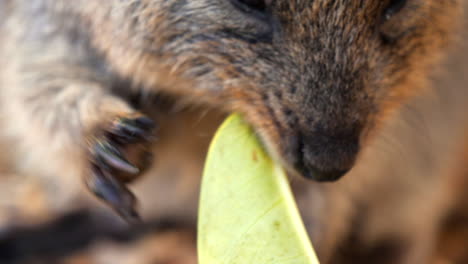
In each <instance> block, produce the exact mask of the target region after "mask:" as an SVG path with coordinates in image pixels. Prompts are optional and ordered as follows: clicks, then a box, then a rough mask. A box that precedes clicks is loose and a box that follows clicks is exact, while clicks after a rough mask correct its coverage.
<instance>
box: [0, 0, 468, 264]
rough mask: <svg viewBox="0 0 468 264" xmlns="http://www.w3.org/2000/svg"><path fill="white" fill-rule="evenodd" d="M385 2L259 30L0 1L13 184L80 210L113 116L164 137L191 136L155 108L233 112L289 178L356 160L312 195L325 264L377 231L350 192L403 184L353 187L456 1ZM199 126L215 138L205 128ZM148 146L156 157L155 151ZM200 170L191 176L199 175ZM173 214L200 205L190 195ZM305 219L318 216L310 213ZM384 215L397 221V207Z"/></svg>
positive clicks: (326, 172) (240, 18)
mask: <svg viewBox="0 0 468 264" xmlns="http://www.w3.org/2000/svg"><path fill="white" fill-rule="evenodd" d="M389 2H390V1H377V0H372V1H345V0H339V1H330V0H316V1H300V0H295V1H283V0H276V1H272V3H271V7H269V9H268V10H267V11H266V15H265V14H256V15H252V14H246V13H243V12H242V11H240V10H238V9H236V8H235V7H234V6H233V5H232V4H231V2H230V1H227V0H226V1H224V0H196V1H182V0H173V1H162V0H140V1H137V0H128V1H84V0H78V1H73V2H70V1H65V0H63V1H62V0H60V1H57V0H55V1H52V0H33V1H31V0H30V1H25V0H6V1H3V2H2V3H0V5H2V7H3V10H8V11H7V12H5V13H6V14H7V15H6V17H5V18H4V19H3V20H2V22H1V24H0V33H1V34H0V38H1V39H0V55H1V57H2V58H4V64H3V65H2V66H1V68H0V87H1V88H0V102H1V103H0V110H1V112H0V113H2V115H1V116H0V118H1V121H0V123H1V124H2V125H3V128H2V130H1V131H0V132H1V133H2V137H1V138H2V139H3V142H4V145H6V146H7V147H6V148H8V149H10V150H11V151H12V153H10V154H9V155H8V158H9V160H10V162H5V163H8V167H10V169H11V171H13V172H14V173H17V174H19V175H21V177H24V178H25V179H29V178H32V179H34V180H35V181H40V182H41V183H42V184H43V185H45V186H47V188H49V191H48V192H47V193H49V195H48V196H47V197H46V203H47V204H49V206H50V207H51V208H53V210H52V211H54V210H55V211H61V210H64V208H66V206H65V205H69V204H70V201H74V200H75V199H76V194H77V193H80V189H81V187H80V186H81V181H82V178H83V177H87V176H88V175H89V174H90V162H91V163H92V162H94V157H93V156H92V154H93V153H92V151H91V150H92V149H93V147H94V146H95V145H96V144H97V143H99V142H101V141H102V140H103V139H102V135H103V134H104V133H105V132H107V131H108V130H110V127H111V126H112V124H114V123H115V121H116V120H118V119H119V118H120V117H122V116H123V117H128V116H133V115H135V114H138V115H139V114H140V112H143V113H145V114H147V115H149V116H151V117H152V118H156V119H157V120H158V121H160V123H159V125H160V126H161V130H162V131H165V130H164V126H166V125H167V126H168V127H170V124H173V123H172V122H175V123H176V124H177V122H180V123H181V124H180V125H179V126H175V128H174V129H176V130H177V129H181V128H180V127H181V126H188V127H190V126H189V125H186V123H185V122H186V121H187V119H182V118H181V119H179V120H178V121H173V120H170V121H167V122H162V121H164V119H166V120H167V119H168V118H167V116H170V115H168V113H167V111H166V112H165V111H161V112H160V113H158V111H160V109H159V108H160V104H161V102H159V101H158V100H156V99H155V98H154V97H155V95H157V96H161V95H163V96H167V95H168V96H170V97H171V100H169V101H171V102H172V103H171V104H172V105H173V106H172V107H173V108H172V109H177V107H179V106H180V107H186V106H192V105H203V106H204V107H209V109H210V111H211V109H216V111H218V112H221V113H218V114H214V116H215V117H214V118H213V119H214V120H216V121H219V116H220V115H222V114H223V113H226V112H231V111H238V112H241V113H243V114H244V116H245V117H246V119H247V120H249V121H250V122H251V124H252V125H253V127H254V128H255V130H256V131H257V133H258V134H259V135H260V137H261V139H262V140H263V142H264V143H265V145H266V147H267V148H268V150H269V151H270V153H271V155H272V156H273V157H275V159H277V160H278V161H279V162H282V163H283V164H284V165H285V167H286V168H287V169H288V170H289V171H290V172H291V174H302V175H304V176H307V177H309V178H314V179H317V180H336V179H337V178H338V177H340V176H341V175H342V174H343V173H344V172H346V171H348V170H349V169H350V168H352V167H353V166H354V164H355V161H356V159H357V157H358V154H359V160H358V162H357V163H356V164H357V165H356V168H355V169H353V171H352V172H351V173H350V175H349V176H348V177H346V178H345V179H344V180H343V181H340V182H339V183H338V184H336V185H332V186H333V187H328V185H326V186H324V187H312V188H311V189H315V188H317V189H319V190H318V191H319V192H320V193H322V194H323V197H324V198H323V199H324V200H326V202H327V205H328V207H327V208H329V210H328V211H320V212H318V213H317V214H314V216H313V217H311V219H315V218H318V216H324V217H325V216H328V214H331V215H332V216H333V214H335V213H336V215H339V216H341V217H340V218H335V219H334V220H333V221H337V222H336V223H333V224H332V223H329V226H327V227H326V228H325V227H322V225H324V224H326V223H327V220H324V219H319V220H317V221H318V222H313V223H314V225H313V226H312V227H311V235H312V237H313V239H314V240H316V241H319V242H317V246H318V248H319V251H320V255H321V258H322V259H323V260H324V262H325V263H326V262H327V261H328V260H329V259H331V260H330V261H334V260H333V256H336V252H335V250H336V247H337V244H340V243H344V242H342V241H341V240H344V238H346V237H347V236H348V235H349V236H353V235H354V234H352V232H351V230H352V229H353V226H349V225H347V224H345V223H339V221H344V222H346V219H355V218H359V217H369V219H370V220H369V222H371V223H369V225H368V226H367V225H366V229H367V227H368V228H369V230H370V231H366V232H370V235H364V237H365V238H366V239H365V240H366V241H364V242H363V243H365V244H367V243H371V242H375V241H374V239H375V240H376V241H377V240H379V239H381V237H380V236H381V232H380V231H381V230H379V227H378V226H385V227H388V226H386V225H381V224H380V223H379V221H380V220H379V219H380V218H378V217H376V218H375V219H374V218H373V217H375V216H374V214H375V212H380V211H379V210H378V209H376V210H375V211H374V210H371V209H368V210H369V211H372V213H369V214H370V216H360V215H359V216H355V215H354V214H355V212H356V211H355V207H356V205H355V204H353V203H352V199H356V198H355V197H354V196H358V198H359V199H362V201H364V202H362V203H363V204H364V205H365V207H366V208H367V207H369V208H379V206H381V207H384V206H383V205H382V204H384V205H385V202H382V199H379V198H375V197H378V196H379V195H378V194H379V193H378V192H377V191H376V193H374V192H372V193H373V194H372V195H371V194H368V193H367V192H366V191H365V190H362V189H361V188H363V187H362V186H372V187H375V186H386V185H385V183H388V184H390V186H393V188H395V189H396V188H398V186H405V183H406V182H405V181H404V180H403V179H402V178H404V177H403V176H402V177H397V179H396V180H395V182H393V181H392V180H391V179H392V178H391V177H387V178H384V179H383V180H382V178H383V177H375V176H373V177H371V176H369V175H370V174H372V173H369V172H367V173H359V172H360V171H372V170H373V169H372V168H368V167H367V165H368V164H369V159H370V160H372V159H371V158H369V157H370V156H372V153H374V152H373V151H372V149H371V150H366V149H368V148H370V147H371V146H375V144H377V145H378V143H375V142H376V140H377V142H379V141H378V138H379V136H377V135H380V134H381V132H380V131H381V130H382V129H383V128H384V127H386V126H388V124H387V123H388V122H390V121H388V120H389V117H391V116H392V115H390V114H389V113H392V112H393V111H394V110H395V109H396V108H398V107H399V106H401V105H402V104H404V102H405V100H406V99H407V98H408V97H411V96H413V95H415V94H420V93H422V91H421V90H422V89H423V88H424V87H427V86H428V85H429V79H428V76H429V74H430V73H431V71H432V70H433V67H434V65H435V64H436V63H437V62H438V61H439V60H440V58H441V57H442V55H443V52H442V51H443V48H444V47H446V46H447V45H448V43H449V42H450V41H451V40H452V38H453V36H454V35H455V32H457V30H458V29H459V26H460V25H459V22H460V21H461V17H462V8H461V0H448V1H436V0H430V1H427V0H426V1H424V0H408V4H407V5H406V6H405V7H404V8H403V9H402V10H401V11H400V12H398V13H396V14H394V15H393V16H392V17H390V18H389V19H388V20H387V19H385V18H384V14H385V13H384V12H385V10H386V7H387V6H388V4H389ZM6 6H8V9H6ZM161 113H162V114H161ZM158 115H163V116H166V117H159V118H157V117H158ZM176 116H178V117H179V115H176ZM189 119H190V118H189ZM208 120H210V119H208ZM182 123H183V124H182ZM191 123H193V120H191V121H187V124H191ZM195 123H196V122H195ZM214 124H216V123H214ZM207 127H209V129H208V132H207V134H208V135H211V132H212V130H213V127H214V125H213V124H211V125H207ZM396 127H398V126H397V125H396ZM186 130H187V132H191V131H190V130H189V129H188V128H187V129H186ZM167 134H171V132H170V130H169V132H167ZM164 138H165V137H164V136H163V139H164ZM409 138H411V137H409ZM198 139H199V138H198ZM208 139H209V136H206V137H205V138H204V139H203V141H202V142H204V143H205V144H206V142H207V141H208ZM176 141H177V140H176ZM176 143H177V144H179V145H180V144H181V143H180V142H176ZM156 145H163V146H164V141H161V142H157V143H156ZM202 145H204V144H202ZM132 146H133V145H131V146H130V147H132ZM194 148H195V147H194ZM167 149H169V150H170V149H171V147H170V146H169V147H167ZM166 153H168V152H166ZM195 153H196V152H194V153H193V154H192V153H191V152H190V153H188V154H183V155H181V156H179V155H178V154H175V155H174V156H175V158H174V159H173V160H175V162H176V163H177V162H180V161H179V160H178V159H179V158H181V159H182V156H190V157H189V158H188V159H192V160H193V159H196V160H197V161H199V159H200V156H197V154H195ZM366 153H371V154H366ZM157 154H158V153H157ZM161 155H164V152H163V153H161ZM164 158H165V157H156V160H159V159H162V160H164ZM167 159H169V158H167ZM173 162H174V161H173ZM199 163H200V162H199ZM199 163H197V164H198V165H194V167H193V168H194V169H193V171H199V168H200V164H199ZM159 166H162V165H159ZM5 167H6V166H5ZM175 167H177V166H175ZM157 168H158V164H157V163H156V170H157ZM383 168H384V166H382V167H380V169H375V170H376V171H379V170H381V169H383ZM356 171H357V172H356ZM161 174H166V175H169V176H166V177H170V176H172V174H171V172H169V173H161ZM174 174H176V175H177V174H178V173H174ZM179 174H184V173H180V172H179ZM408 174H409V175H411V173H408ZM360 175H363V176H360ZM402 175H403V174H402ZM367 177H369V178H367ZM408 177H410V176H408ZM411 177H414V175H413V176H411ZM117 178H118V179H119V180H121V181H127V180H128V179H127V178H125V179H124V178H122V177H117ZM37 179H39V180H37ZM191 181H193V180H191ZM431 184H434V185H435V186H439V185H437V182H431ZM174 185H176V186H177V184H176V183H174V182H172V183H171V184H169V185H168V186H171V187H172V186H174ZM189 185H190V184H189ZM64 186H67V187H64ZM148 186H153V185H148ZM314 186H315V185H314ZM430 186H432V185H430ZM441 186H445V185H443V184H441ZM144 187H145V186H144V185H141V186H140V187H137V188H144ZM179 187H180V185H179ZM151 188H152V187H151ZM160 188H161V190H160V191H161V192H168V190H170V189H169V188H167V187H166V186H163V187H160ZM381 188H383V187H381ZM440 188H441V189H440V190H441V191H440V192H441V193H444V191H443V187H440ZM436 189H437V188H436ZM137 193H138V192H137ZM410 193H411V192H408V194H407V195H408V197H407V198H408V200H411V201H412V199H413V198H414V197H413V196H411V195H410ZM424 195H428V194H426V193H424ZM349 196H351V197H349ZM442 196H444V195H442V194H441V197H442ZM54 197H60V199H54ZM184 199H185V201H187V202H189V203H190V204H193V203H195V201H196V200H193V199H192V196H190V195H189V196H187V197H185V198H183V200H184ZM414 199H415V200H414V201H415V203H416V200H417V199H416V198H414ZM306 200H307V199H306ZM441 200H444V199H441ZM307 201H308V200H307ZM438 203H439V201H438ZM440 203H443V202H440ZM161 204H166V205H167V204H177V203H176V202H173V203H172V202H171V201H168V202H167V203H161ZM142 206H143V207H145V206H147V205H145V204H143V205H142ZM308 206H309V207H311V208H312V209H310V212H316V211H315V210H313V208H314V205H313V204H309V205H308ZM388 206H389V207H391V210H395V211H397V212H400V208H399V207H395V204H394V203H390V202H389V204H388ZM439 206H440V207H443V205H435V207H437V208H438V207H439ZM163 207H164V205H163ZM167 207H168V208H169V207H171V206H167ZM403 207H404V206H403ZM172 208H173V207H172ZM404 208H406V207H404ZM191 210H194V209H193V208H191ZM155 211H157V210H156V209H155ZM176 211H177V210H176ZM357 211H359V210H357ZM403 211H404V209H401V212H403ZM436 211H437V210H436ZM190 212H191V211H190ZM438 213H439V211H437V213H436V214H438ZM173 214H175V215H177V214H179V213H173ZM185 214H188V215H190V216H191V217H193V214H192V213H187V212H185ZM182 215H184V213H182ZM396 215H397V216H401V217H402V219H400V218H398V219H397V220H398V221H401V222H402V223H405V224H407V226H405V227H404V228H403V231H401V232H396V231H395V234H397V236H398V238H397V239H395V240H396V241H398V240H399V239H401V240H402V241H409V242H407V243H408V245H409V246H408V248H409V249H408V251H409V253H408V252H405V253H408V254H405V258H403V260H402V262H404V263H417V262H411V261H413V260H416V261H419V263H424V262H421V259H422V258H420V256H419V255H418V254H422V255H424V254H423V253H420V252H423V251H424V250H425V248H424V246H426V245H422V246H421V247H422V248H423V249H419V248H417V249H413V248H412V246H414V243H416V242H415V241H420V239H421V237H424V235H425V234H426V233H427V232H428V230H427V229H424V228H422V227H421V230H416V231H414V232H411V231H412V229H413V228H414V226H413V225H414V223H413V221H415V220H413V219H403V218H405V217H408V216H407V214H405V213H396ZM179 216H180V215H179ZM184 216H185V215H184ZM341 218H343V219H341ZM433 218H434V219H437V218H438V216H434V217H433ZM358 220H359V219H357V220H356V221H358ZM311 221H312V220H311ZM314 221H315V220H314ZM372 221H376V222H375V223H373V222H372ZM434 221H436V220H434ZM318 223H319V224H318ZM376 226H377V227H376ZM432 226H433V224H430V223H429V224H427V225H424V227H427V228H429V229H430V228H431V227H432ZM320 228H323V234H321V235H319V234H317V232H318V230H319V229H320ZM405 228H406V229H405ZM374 229H375V230H374ZM381 229H384V227H381ZM388 229H389V230H391V228H388ZM374 233H375V234H379V235H374ZM400 233H401V237H400ZM408 234H417V236H416V237H417V238H418V239H417V240H416V239H415V238H413V237H409V238H408V237H405V236H407V235H408ZM382 237H385V236H384V235H382ZM413 239H414V240H415V241H413ZM424 239H427V240H430V239H429V238H426V237H424V238H423V240H424ZM367 240H369V241H367ZM391 240H392V243H393V241H394V240H393V239H391ZM376 244H377V243H376ZM399 245H404V246H406V245H405V243H401V244H399ZM363 247H364V246H363ZM427 247H429V246H427ZM364 248H365V247H364ZM413 252H416V253H413ZM406 255H407V256H406ZM336 261H338V260H336ZM340 261H341V260H340Z"/></svg>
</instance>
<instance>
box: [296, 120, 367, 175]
mask: <svg viewBox="0 0 468 264" xmlns="http://www.w3.org/2000/svg"><path fill="white" fill-rule="evenodd" d="M358 152H359V131H357V130H355V129H353V130H350V131H344V132H343V133H329V134H328V133H322V132H316V131H315V132H309V133H306V134H302V135H301V136H299V137H298V143H297V148H296V159H295V160H296V162H295V169H296V170H297V171H298V172H299V173H301V174H302V175H303V176H304V177H306V178H309V179H313V180H316V181H335V180H337V179H339V178H341V177H342V176H343V175H345V174H346V173H347V172H348V171H349V170H350V169H351V168H352V167H353V165H354V163H355V160H356V157H357V155H358Z"/></svg>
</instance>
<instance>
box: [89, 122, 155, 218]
mask: <svg viewBox="0 0 468 264" xmlns="http://www.w3.org/2000/svg"><path fill="white" fill-rule="evenodd" d="M154 128H155V124H154V122H153V121H152V120H151V119H149V118H147V117H144V116H138V117H135V118H129V117H124V118H120V119H119V120H118V121H116V122H115V123H113V124H112V126H111V127H110V129H108V130H107V131H106V133H105V134H104V135H103V137H102V138H100V139H98V140H97V142H96V143H95V144H94V146H92V149H91V152H92V155H93V158H92V161H91V173H90V175H89V176H88V178H87V179H86V184H87V186H88V188H89V189H90V190H91V191H92V192H93V193H94V194H95V195H96V196H97V197H99V198H100V199H102V200H103V201H104V202H105V203H106V204H108V205H109V206H110V207H111V208H113V209H114V210H115V211H116V212H117V213H118V214H119V215H121V216H122V217H123V218H124V219H125V220H127V221H128V222H135V221H136V220H137V219H138V218H139V217H138V214H137V212H136V208H135V206H136V199H135V196H134V195H133V193H131V192H130V190H128V188H127V187H126V186H125V185H124V182H127V181H128V179H129V178H128V177H127V178H122V177H119V176H122V173H123V175H125V174H126V175H137V174H139V173H140V172H141V170H140V169H139V168H138V167H137V166H135V165H134V164H132V163H131V162H130V161H129V160H128V158H127V157H126V156H125V153H126V152H125V150H128V147H133V144H136V143H140V142H146V141H149V140H151V139H153V130H154ZM136 145H138V144H136ZM142 151H143V150H142ZM141 153H143V154H145V155H140V157H139V159H144V160H141V163H138V164H139V165H140V166H145V165H144V164H147V163H148V162H147V161H146V160H145V159H146V158H147V157H148V156H149V155H146V154H148V152H147V151H143V152H141ZM145 157H146V158H145ZM138 161H140V160H138ZM131 178H134V176H130V179H131Z"/></svg>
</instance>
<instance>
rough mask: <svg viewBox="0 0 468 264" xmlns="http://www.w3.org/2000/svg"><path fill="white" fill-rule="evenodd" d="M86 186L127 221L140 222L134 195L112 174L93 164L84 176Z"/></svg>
mask: <svg viewBox="0 0 468 264" xmlns="http://www.w3.org/2000/svg"><path fill="white" fill-rule="evenodd" d="M86 185H87V186H88V188H89V189H90V190H91V191H92V192H93V193H94V194H95V195H96V196H97V197H99V198H100V199H102V200H103V201H104V202H105V203H106V204H108V205H109V206H110V207H111V208H112V209H114V210H115V211H116V212H117V213H118V214H119V215H120V216H121V217H122V218H123V219H125V220H126V221H127V222H129V223H138V222H140V221H141V220H140V216H139V215H138V213H137V211H136V204H137V200H136V198H135V195H134V194H133V193H132V192H130V190H128V188H127V187H125V186H124V185H123V184H121V183H120V182H119V181H117V180H116V179H115V178H114V177H113V176H111V175H109V174H108V173H106V172H105V171H103V170H101V169H100V168H99V167H97V166H93V168H92V170H91V174H90V175H89V176H88V177H87V178H86Z"/></svg>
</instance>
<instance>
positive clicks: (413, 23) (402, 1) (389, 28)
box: [379, 0, 426, 43]
mask: <svg viewBox="0 0 468 264" xmlns="http://www.w3.org/2000/svg"><path fill="white" fill-rule="evenodd" d="M425 1H426V0H388V1H386V2H387V3H386V5H385V6H384V9H383V10H382V15H381V22H380V25H379V30H380V33H381V35H382V38H383V40H384V41H385V42H388V43H392V42H395V41H397V40H398V39H400V38H402V37H404V36H405V35H406V34H408V33H411V32H412V31H413V30H414V29H415V28H416V27H417V26H418V21H420V20H421V18H422V17H424V2H425Z"/></svg>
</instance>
